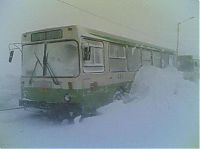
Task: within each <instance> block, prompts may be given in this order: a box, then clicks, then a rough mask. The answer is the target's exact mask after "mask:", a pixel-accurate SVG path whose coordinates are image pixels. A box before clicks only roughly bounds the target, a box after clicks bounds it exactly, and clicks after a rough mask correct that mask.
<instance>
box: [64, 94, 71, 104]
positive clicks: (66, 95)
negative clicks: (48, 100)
mask: <svg viewBox="0 0 200 149" xmlns="http://www.w3.org/2000/svg"><path fill="white" fill-rule="evenodd" d="M71 99H72V97H71V96H70V95H69V94H65V96H64V100H65V101H67V102H70V101H71Z"/></svg>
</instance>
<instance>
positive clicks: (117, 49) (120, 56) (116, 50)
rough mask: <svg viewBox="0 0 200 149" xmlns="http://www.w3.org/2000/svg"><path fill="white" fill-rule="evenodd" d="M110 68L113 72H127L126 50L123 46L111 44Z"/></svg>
mask: <svg viewBox="0 0 200 149" xmlns="http://www.w3.org/2000/svg"><path fill="white" fill-rule="evenodd" d="M109 66H110V71H111V72H123V71H127V60H126V50H125V47H124V46H123V45H118V44H113V43H110V44H109Z"/></svg>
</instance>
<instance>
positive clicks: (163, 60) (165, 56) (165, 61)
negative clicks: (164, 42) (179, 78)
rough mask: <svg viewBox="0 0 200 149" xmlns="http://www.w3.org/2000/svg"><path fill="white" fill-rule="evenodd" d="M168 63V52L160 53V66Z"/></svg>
mask: <svg viewBox="0 0 200 149" xmlns="http://www.w3.org/2000/svg"><path fill="white" fill-rule="evenodd" d="M168 65H169V54H167V53H163V54H162V67H163V68H165V67H167V66H168Z"/></svg>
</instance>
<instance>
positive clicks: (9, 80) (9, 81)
mask: <svg viewBox="0 0 200 149" xmlns="http://www.w3.org/2000/svg"><path fill="white" fill-rule="evenodd" d="M19 98H20V77H19V76H15V75H10V74H7V75H0V108H5V107H11V106H17V104H18V99H19Z"/></svg>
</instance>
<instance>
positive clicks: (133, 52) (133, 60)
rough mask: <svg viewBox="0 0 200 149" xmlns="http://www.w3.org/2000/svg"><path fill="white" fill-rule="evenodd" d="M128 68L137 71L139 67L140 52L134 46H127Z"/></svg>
mask: <svg viewBox="0 0 200 149" xmlns="http://www.w3.org/2000/svg"><path fill="white" fill-rule="evenodd" d="M127 60H128V70H129V71H137V70H139V68H140V67H141V53H140V50H139V49H137V48H136V47H129V48H127Z"/></svg>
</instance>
